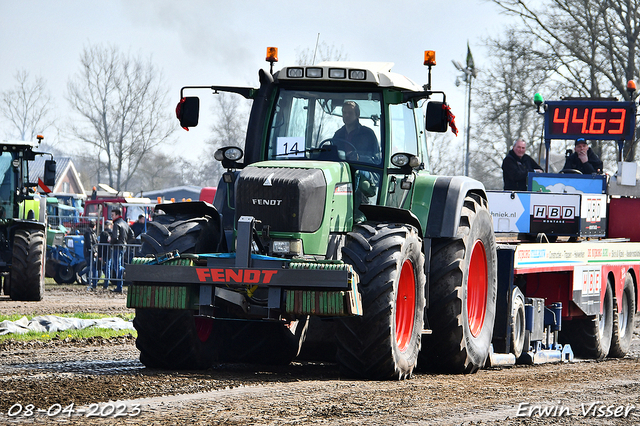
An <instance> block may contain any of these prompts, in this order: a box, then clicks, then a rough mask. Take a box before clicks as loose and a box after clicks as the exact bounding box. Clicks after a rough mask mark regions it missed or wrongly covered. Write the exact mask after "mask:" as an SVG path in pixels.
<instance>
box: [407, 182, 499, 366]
mask: <svg viewBox="0 0 640 426" xmlns="http://www.w3.org/2000/svg"><path fill="white" fill-rule="evenodd" d="M496 296H497V263H496V242H495V236H494V234H493V220H492V218H491V214H490V213H489V209H488V207H487V202H486V200H484V199H483V198H481V197H479V196H477V195H475V194H470V195H468V196H467V197H466V198H465V200H464V204H463V208H462V215H461V217H460V224H459V226H458V231H457V236H456V237H455V238H442V239H439V240H434V241H432V255H431V275H430V282H429V304H430V306H429V309H428V312H427V314H428V319H429V326H430V327H431V329H432V331H433V334H432V335H431V336H429V339H428V345H426V346H425V347H424V348H423V350H422V352H421V354H420V355H421V356H420V363H421V366H422V367H423V368H425V369H428V370H432V371H436V372H446V373H474V372H476V371H477V370H478V369H479V368H481V367H483V366H484V365H485V361H486V359H487V356H488V355H489V350H490V347H491V339H492V335H493V324H494V320H495V311H496Z"/></svg>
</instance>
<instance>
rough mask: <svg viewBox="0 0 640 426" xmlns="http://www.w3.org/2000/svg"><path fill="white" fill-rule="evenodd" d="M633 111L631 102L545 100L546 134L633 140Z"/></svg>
mask: <svg viewBox="0 0 640 426" xmlns="http://www.w3.org/2000/svg"><path fill="white" fill-rule="evenodd" d="M635 113H636V108H635V105H634V103H633V102H618V101H592V100H586V99H580V100H564V101H548V102H547V109H546V111H545V117H544V121H545V138H546V139H577V138H585V139H599V140H632V139H633V133H634V130H635V129H634V123H635Z"/></svg>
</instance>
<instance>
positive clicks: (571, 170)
mask: <svg viewBox="0 0 640 426" xmlns="http://www.w3.org/2000/svg"><path fill="white" fill-rule="evenodd" d="M558 173H567V174H574V175H581V174H582V172H581V171H580V170H578V169H562V170H560V171H559V172H558Z"/></svg>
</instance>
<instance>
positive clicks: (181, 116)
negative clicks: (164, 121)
mask: <svg viewBox="0 0 640 426" xmlns="http://www.w3.org/2000/svg"><path fill="white" fill-rule="evenodd" d="M199 115H200V98H198V97H187V98H182V99H180V102H178V106H177V107H176V117H178V120H180V126H182V127H184V128H185V129H187V128H189V127H196V126H197V125H198V117H199Z"/></svg>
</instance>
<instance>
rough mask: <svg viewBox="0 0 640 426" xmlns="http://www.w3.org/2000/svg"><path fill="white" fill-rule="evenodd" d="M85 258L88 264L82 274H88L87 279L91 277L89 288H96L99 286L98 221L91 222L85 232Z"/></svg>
mask: <svg viewBox="0 0 640 426" xmlns="http://www.w3.org/2000/svg"><path fill="white" fill-rule="evenodd" d="M84 260H85V262H87V266H85V267H84V269H83V270H82V271H81V272H80V275H84V274H87V281H89V278H91V282H90V284H89V285H88V286H87V290H95V289H96V287H97V286H98V236H97V235H96V221H95V220H92V221H91V222H89V229H87V230H86V231H85V232H84Z"/></svg>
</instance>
